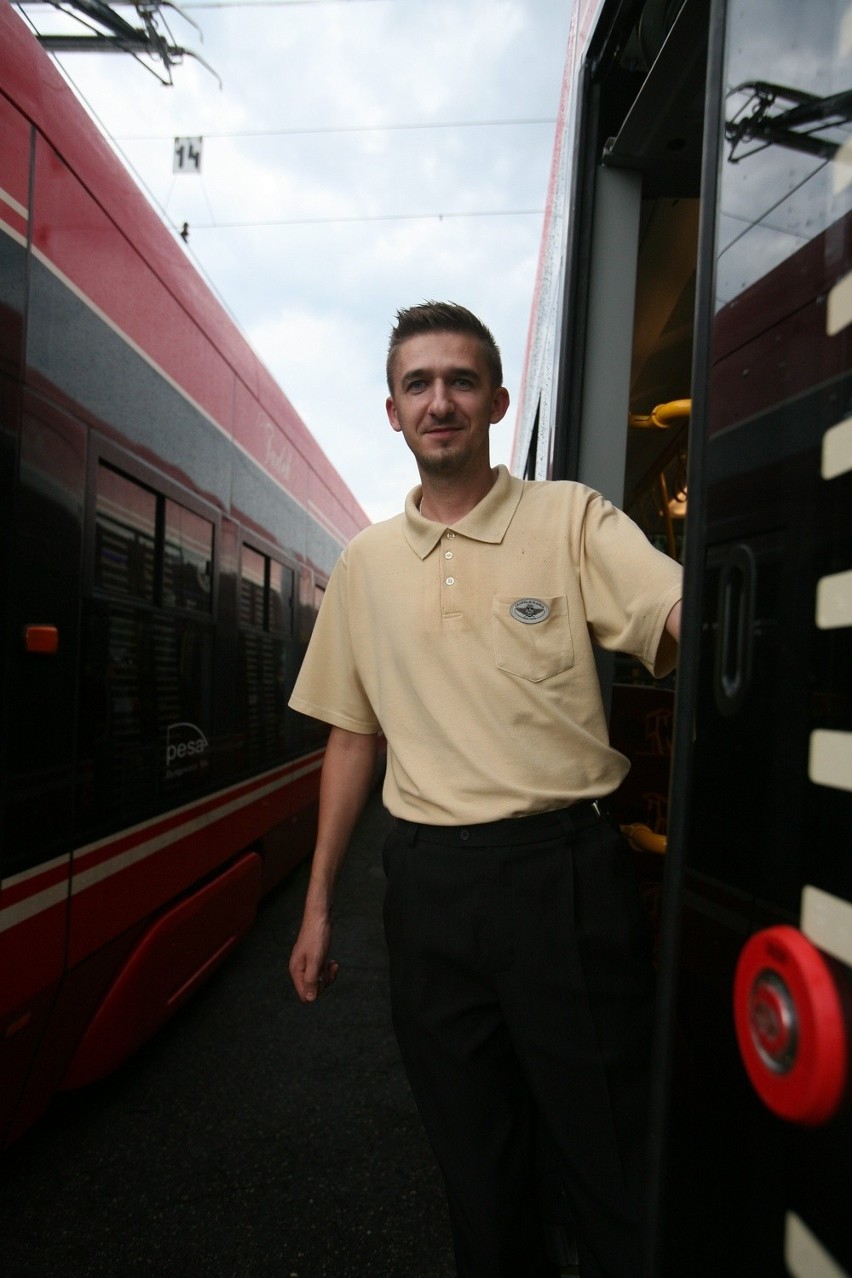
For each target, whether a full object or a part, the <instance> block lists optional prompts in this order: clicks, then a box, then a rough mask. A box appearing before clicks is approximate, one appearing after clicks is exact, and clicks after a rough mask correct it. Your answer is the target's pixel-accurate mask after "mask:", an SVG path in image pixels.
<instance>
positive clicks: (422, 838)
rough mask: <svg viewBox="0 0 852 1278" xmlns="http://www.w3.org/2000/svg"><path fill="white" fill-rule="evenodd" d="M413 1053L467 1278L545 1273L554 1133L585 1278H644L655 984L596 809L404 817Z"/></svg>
mask: <svg viewBox="0 0 852 1278" xmlns="http://www.w3.org/2000/svg"><path fill="white" fill-rule="evenodd" d="M384 862H385V871H386V874H387V879H388V882H387V893H386V898H385V934H386V937H387V943H388V951H389V955H390V976H391V1007H392V1013H393V1020H394V1026H395V1029H396V1034H397V1038H398V1041H399V1046H400V1051H401V1053H402V1057H403V1061H404V1064H405V1067H406V1070H407V1073H408V1077H409V1080H410V1083H411V1088H412V1091H413V1093H414V1097H415V1100H416V1102H417V1106H418V1109H419V1111H420V1114H421V1117H422V1120H423V1123H424V1126H425V1128H426V1132H427V1135H428V1137H429V1139H430V1142H431V1144H432V1146H433V1149H434V1151H435V1154H436V1156H437V1159H438V1163H439V1165H440V1168H441V1172H442V1174H443V1177H444V1182H445V1184H446V1188H447V1196H448V1201H449V1206H450V1220H451V1225H452V1231H453V1242H454V1248H455V1256H456V1265H457V1271H458V1274H459V1275H460V1278H545V1276H547V1278H551V1276H553V1275H555V1274H556V1273H557V1267H556V1265H555V1264H554V1262H553V1261H551V1260H549V1259H548V1257H547V1255H546V1251H545V1246H544V1241H543V1229H542V1224H541V1218H540V1212H539V1186H538V1184H537V1179H536V1175H537V1172H536V1169H537V1167H538V1166H539V1163H538V1161H537V1158H536V1153H537V1149H538V1150H540V1142H541V1138H542V1133H543V1134H544V1137H545V1139H546V1140H547V1141H548V1142H549V1143H550V1145H551V1148H552V1150H553V1151H554V1156H555V1158H556V1161H557V1165H558V1168H559V1172H560V1174H561V1177H562V1180H563V1184H564V1188H565V1192H566V1194H567V1197H568V1202H569V1205H570V1210H571V1214H572V1217H573V1221H574V1225H575V1228H576V1234H577V1245H578V1249H579V1256H580V1266H581V1272H582V1275H583V1278H638V1276H639V1275H640V1274H641V1259H640V1256H641V1243H640V1233H641V1222H640V1205H641V1202H642V1199H643V1195H644V1190H645V1185H644V1162H645V1153H646V1150H645V1145H646V1121H647V1096H648V1086H649V1058H650V1044H651V1034H652V1019H653V985H654V975H653V967H652V963H651V937H650V926H649V923H648V920H647V918H646V915H645V912H644V909H643V907H642V903H641V900H640V897H639V892H638V887H637V883H636V879H635V876H634V871H633V866H632V864H631V862H630V859H629V856H628V853H627V851H626V849H625V845H624V843H623V841H622V838H621V835H620V833H619V831H618V829H617V828H616V827H615V826H614V825H612V824H611V823H610V822H609V821H608V820H607V819H606V818H600V817H599V815H598V813H597V810H596V808H594V807H593V806H592V805H591V804H581V805H577V806H576V807H574V808H570V809H563V810H562V811H561V812H559V813H546V814H542V815H537V816H533V817H527V818H521V819H518V820H511V821H500V822H494V823H490V824H488V825H484V826H476V825H474V826H470V827H466V828H456V827H452V828H449V829H448V828H444V827H434V826H422V825H421V826H418V825H413V824H410V823H408V822H404V821H398V822H397V823H396V825H395V827H394V829H393V830H392V831H391V834H390V835H389V837H388V839H387V841H386V844H385V849H384Z"/></svg>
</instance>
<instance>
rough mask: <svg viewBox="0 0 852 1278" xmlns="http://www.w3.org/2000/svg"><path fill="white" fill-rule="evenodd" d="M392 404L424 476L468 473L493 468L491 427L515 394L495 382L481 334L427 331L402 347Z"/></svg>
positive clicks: (389, 402) (393, 419) (389, 407)
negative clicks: (490, 441) (491, 375)
mask: <svg viewBox="0 0 852 1278" xmlns="http://www.w3.org/2000/svg"><path fill="white" fill-rule="evenodd" d="M386 407H387V413H388V418H389V419H390V424H391V426H393V428H394V430H397V431H401V432H402V435H403V437H404V439H405V442H406V443H407V444H408V447H409V448H410V449H411V451H412V453H413V454H414V457H415V459H416V461H417V465H418V467H419V469H420V472H421V474H428V475H436V476H437V475H456V474H457V475H462V474H465V473H473V472H475V471H476V470H477V469H485V468H488V467H489V466H490V461H489V447H488V444H489V440H488V433H489V428H490V426H491V423H492V422H498V421H500V419H501V417H503V416H504V414H505V412H506V409H507V408H508V407H509V393H508V391H507V390H506V389H505V387H502V386H499V387H495V386H493V385H492V384H491V379H490V375H489V372H488V365H487V363H486V361H485V356H484V354H483V352H482V346H481V344H480V342H479V340H478V339H477V338H475V337H473V336H471V335H469V334H467V333H423V334H420V335H419V336H417V337H410V338H409V339H408V340H407V341H405V342H403V343H402V344H401V345H400V346H399V347H398V349H397V352H396V359H395V362H394V367H393V394H392V395H391V396H389V398H388V400H387V405H386Z"/></svg>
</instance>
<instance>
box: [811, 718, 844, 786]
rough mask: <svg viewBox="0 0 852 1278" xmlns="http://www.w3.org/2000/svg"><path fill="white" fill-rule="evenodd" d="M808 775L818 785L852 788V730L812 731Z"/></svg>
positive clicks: (824, 729)
mask: <svg viewBox="0 0 852 1278" xmlns="http://www.w3.org/2000/svg"><path fill="white" fill-rule="evenodd" d="M808 776H809V777H810V779H811V781H813V782H815V783H816V784H817V785H828V786H831V787H832V788H833V789H835V790H852V732H830V731H829V730H828V729H827V728H817V729H816V731H815V732H812V733H811V743H810V752H809V757H808Z"/></svg>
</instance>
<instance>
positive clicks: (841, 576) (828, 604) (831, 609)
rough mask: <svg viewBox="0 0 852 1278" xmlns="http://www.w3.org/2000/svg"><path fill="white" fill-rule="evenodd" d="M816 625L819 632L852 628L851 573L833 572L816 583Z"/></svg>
mask: <svg viewBox="0 0 852 1278" xmlns="http://www.w3.org/2000/svg"><path fill="white" fill-rule="evenodd" d="M816 623H817V626H818V627H819V629H820V630H835V629H837V627H838V626H852V572H835V573H832V574H831V576H830V577H823V578H822V580H821V581H819V582H817V597H816Z"/></svg>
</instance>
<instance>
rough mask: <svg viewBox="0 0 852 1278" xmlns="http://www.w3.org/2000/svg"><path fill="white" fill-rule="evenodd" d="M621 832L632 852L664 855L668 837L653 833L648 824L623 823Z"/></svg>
mask: <svg viewBox="0 0 852 1278" xmlns="http://www.w3.org/2000/svg"><path fill="white" fill-rule="evenodd" d="M621 833H622V834H623V835H624V837H625V839H626V840H627V842H628V843H629V844H630V846H631V847H632V849H633V851H634V852H656V853H657V854H658V855H659V856H665V853H666V847H667V846H668V839H667V838H666V836H665V835H664V834H655V833H654V831H653V830H652V829H651V828H650V826H647V825H642V823H641V822H636V824H635V825H623V826H622V827H621Z"/></svg>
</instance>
